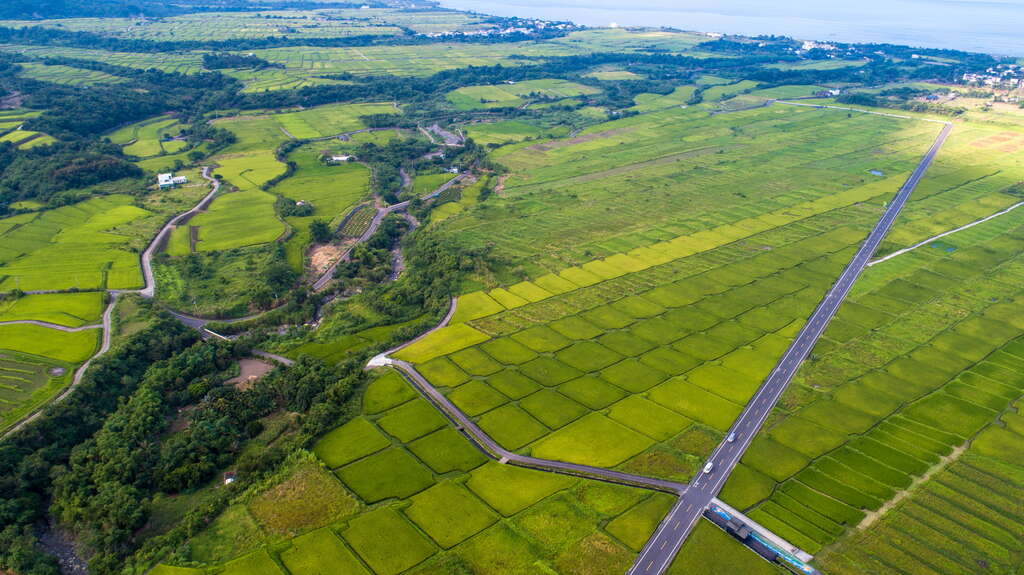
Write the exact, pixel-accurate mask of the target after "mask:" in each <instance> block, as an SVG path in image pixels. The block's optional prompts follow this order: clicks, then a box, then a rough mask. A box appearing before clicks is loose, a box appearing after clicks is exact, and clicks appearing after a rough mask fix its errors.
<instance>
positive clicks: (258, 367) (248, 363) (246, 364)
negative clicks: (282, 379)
mask: <svg viewBox="0 0 1024 575" xmlns="http://www.w3.org/2000/svg"><path fill="white" fill-rule="evenodd" d="M238 368H239V373H238V375H237V376H235V377H232V378H231V379H229V380H227V381H225V382H224V383H225V384H226V385H234V386H235V387H237V388H238V389H240V390H242V391H244V390H246V389H249V386H251V385H252V384H253V382H254V381H256V380H258V379H260V378H261V377H263V376H264V375H266V374H267V372H269V371H270V370H272V369H274V366H273V365H271V364H269V363H267V362H265V361H263V360H260V359H254V358H251V357H247V358H245V359H241V360H239V361H238Z"/></svg>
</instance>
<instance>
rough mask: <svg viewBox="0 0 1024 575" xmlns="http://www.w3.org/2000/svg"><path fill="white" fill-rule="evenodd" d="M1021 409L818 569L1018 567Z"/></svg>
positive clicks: (1023, 443) (846, 572)
mask: <svg viewBox="0 0 1024 575" xmlns="http://www.w3.org/2000/svg"><path fill="white" fill-rule="evenodd" d="M1016 357H1019V356H1016ZM1022 408H1024V403H1022V402H1021V401H1018V402H1017V403H1016V413H1014V412H1006V413H1004V414H1003V415H1002V417H1001V418H1000V420H999V421H998V422H997V423H993V424H990V425H989V426H988V427H987V428H986V429H985V430H984V431H982V432H981V433H980V434H979V435H978V436H977V438H976V439H975V440H974V441H973V442H972V444H971V447H970V448H969V449H968V450H967V453H966V454H965V455H963V456H962V457H960V459H958V460H957V461H956V462H955V463H953V464H952V465H950V466H949V467H947V468H946V469H944V470H943V471H941V472H939V473H938V474H936V475H935V476H934V477H932V478H931V479H930V480H929V481H928V482H927V483H925V484H924V485H923V486H922V488H921V489H920V490H919V491H916V492H914V494H913V495H912V496H911V497H910V498H908V499H907V500H906V501H905V502H904V503H902V504H900V505H899V506H898V507H897V508H895V509H893V510H892V511H890V512H889V513H888V514H887V515H886V516H885V517H884V518H882V519H881V520H880V521H879V522H878V523H877V524H876V525H874V526H872V527H871V528H869V529H867V530H865V531H861V532H859V533H856V534H854V535H852V536H851V537H849V538H847V539H845V540H843V541H842V543H840V544H838V545H836V546H834V547H832V548H829V550H828V551H826V552H824V553H822V554H821V555H819V556H818V563H819V564H820V566H821V568H822V569H823V570H825V571H826V572H827V573H834V574H835V575H853V574H859V573H865V572H871V573H879V574H890V573H914V574H918V573H920V574H927V575H936V574H940V573H971V572H977V571H976V570H977V569H985V570H1012V569H1013V566H1014V565H1020V561H1021V557H1022V556H1024V540H1022V538H1021V537H1020V534H1021V533H1022V532H1024V513H1022V510H1021V506H1020V501H1022V500H1024V489H1022V488H1021V478H1022V477H1024V458H1022V457H1021V454H1022V453H1024V418H1022V416H1021V415H1020V413H1021V409H1022ZM1007 572H1009V571H1007Z"/></svg>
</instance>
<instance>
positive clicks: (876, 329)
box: [734, 176, 1024, 573]
mask: <svg viewBox="0 0 1024 575" xmlns="http://www.w3.org/2000/svg"><path fill="white" fill-rule="evenodd" d="M958 177H959V176H958ZM948 185H949V184H948V183H947V184H943V186H948ZM939 194H940V193H938V192H937V193H936V195H935V197H938V195H939ZM1022 232H1024V230H1022V229H1021V228H1020V226H1019V224H1014V225H1011V226H1006V225H1003V224H1000V225H996V224H995V221H993V222H992V223H991V224H990V223H985V224H982V225H979V226H977V227H976V228H971V239H970V243H969V247H968V248H966V249H957V250H951V251H945V252H939V253H927V254H925V256H924V257H911V258H909V259H901V258H908V256H911V255H912V254H913V253H914V252H911V253H910V254H906V255H900V256H896V257H895V258H893V259H892V260H890V261H887V262H885V263H884V264H882V265H879V266H875V267H872V268H870V269H869V271H868V272H867V273H866V274H865V278H864V279H865V280H866V281H865V282H864V283H863V285H859V286H858V288H857V289H856V290H855V293H854V294H853V296H852V302H853V303H854V305H853V306H851V307H850V309H849V310H848V311H843V312H841V313H840V316H841V317H845V318H847V319H848V320H849V321H848V322H846V323H842V322H840V323H838V324H836V325H833V326H830V327H829V328H828V330H826V334H825V337H826V338H829V339H832V340H833V341H834V342H836V343H832V344H831V345H829V346H827V347H824V348H823V349H822V351H821V352H820V355H818V357H817V359H816V360H815V361H812V362H808V363H807V364H805V365H804V367H803V368H802V369H801V371H800V373H799V374H798V376H797V379H796V382H795V386H796V389H794V390H790V392H789V394H788V395H789V398H788V399H784V401H783V406H784V407H785V410H783V411H781V412H780V414H779V415H780V416H781V417H779V418H778V419H777V420H776V423H775V424H774V425H773V427H772V428H771V429H770V430H769V431H768V435H769V436H771V437H774V438H775V439H776V440H777V442H778V444H779V446H780V447H783V446H784V447H785V448H786V449H788V450H792V451H794V452H801V453H803V454H804V456H805V457H811V458H815V459H812V460H811V461H809V462H807V461H806V460H805V464H803V465H798V464H797V461H795V460H794V461H793V463H792V464H791V465H786V464H785V460H784V459H782V458H780V457H779V456H778V455H772V456H771V457H765V456H764V455H765V454H763V453H761V451H762V450H759V449H758V447H757V443H755V446H754V448H752V449H751V450H750V451H749V452H748V453H747V455H746V456H745V457H744V460H743V461H744V462H745V464H747V465H749V466H751V467H753V468H755V469H757V470H758V471H760V472H762V473H764V474H766V475H769V476H770V477H772V478H773V479H775V480H776V481H779V482H780V483H782V488H781V489H778V490H776V492H775V493H774V494H772V495H770V496H769V495H763V496H762V497H764V498H765V500H766V503H765V504H763V508H764V509H766V510H765V511H764V512H763V513H764V514H766V515H771V518H766V519H767V520H768V521H769V522H773V521H774V522H776V523H775V527H773V528H775V529H778V531H779V532H780V533H783V534H784V533H785V532H791V533H793V537H792V538H791V540H793V541H801V540H804V541H808V542H809V544H812V545H816V546H820V545H823V544H827V543H830V542H831V541H833V540H834V539H835V536H836V535H837V534H836V533H834V532H833V531H830V530H829V529H825V531H824V533H826V534H827V537H826V536H823V535H822V532H821V531H819V530H820V529H822V527H823V525H822V524H821V523H820V521H819V520H818V517H819V516H826V517H829V518H830V519H831V520H832V521H833V522H835V523H838V524H843V525H847V526H850V525H852V523H851V521H852V519H853V515H851V514H850V513H849V512H843V509H845V508H843V507H839V508H835V504H833V503H830V501H838V502H842V503H843V504H845V505H846V506H848V507H850V508H852V509H853V510H858V512H860V511H859V510H868V511H873V510H875V509H877V508H878V507H879V506H881V505H882V503H883V502H885V501H887V500H889V499H890V498H891V497H892V496H893V493H895V492H896V491H898V490H900V489H904V488H906V486H907V485H909V484H910V482H911V480H912V479H913V478H914V477H916V476H920V475H921V474H923V473H925V472H926V471H927V470H928V469H929V468H930V467H931V466H932V465H935V464H937V463H939V461H940V458H942V457H944V456H947V455H949V454H951V453H955V452H954V448H957V447H962V446H964V445H965V440H967V439H969V438H972V437H974V438H975V439H974V440H973V442H972V443H971V448H970V450H969V452H968V453H977V454H979V455H984V456H986V457H999V458H1002V459H1004V460H1011V461H1012V459H1013V458H1014V457H1015V455H1016V453H1018V452H1019V449H1014V446H1015V444H1016V442H1019V441H1020V438H1019V434H1016V432H1013V431H1004V430H1003V429H1001V428H998V427H988V428H987V430H986V431H983V432H982V433H981V434H980V435H978V432H979V430H982V429H986V426H990V425H991V424H992V422H993V421H995V420H996V419H997V418H998V417H999V413H1000V412H1001V411H1002V410H1003V409H1005V408H1006V407H1007V406H1008V405H1009V402H1011V401H1012V400H1013V399H1014V398H1016V397H1019V394H1020V390H1021V386H1022V384H1021V383H1020V376H1019V375H1018V370H1019V364H1018V363H1017V359H1018V356H1017V355H1015V354H1013V352H1012V350H1017V349H1019V346H1020V344H1019V343H1018V342H1019V341H1020V339H1019V336H1020V335H1021V333H1022V332H1021V328H1019V327H1015V326H1014V325H1012V322H1014V321H1015V318H1016V316H1017V315H1018V314H1019V309H1018V308H1019V305H1020V302H1021V301H1022V300H1021V299H1020V295H1021V289H1020V288H1019V287H1018V286H1019V285H1021V284H1020V283H1019V277H1020V276H1019V272H1017V271H1016V268H1017V266H1018V265H1019V264H1018V259H1019V258H1020V255H1019V249H1015V248H1013V247H1011V246H1012V245H1013V243H1016V242H1017V241H1018V238H1020V237H1022V236H1021V234H1022ZM948 237H949V241H950V242H951V243H952V244H953V245H958V242H959V241H960V234H959V233H957V234H953V235H951V236H948ZM959 245H965V244H959ZM901 263H902V264H903V265H900V264H901ZM931 287H934V288H935V289H929V288H931ZM1011 302H1012V303H1011ZM844 309H845V306H844ZM834 330H842V331H843V332H844V334H843V336H842V337H836V338H833V337H832V336H831V335H830V334H831V333H832V332H833V331H834ZM815 353H819V352H817V351H816V352H815ZM988 357H991V358H992V359H991V360H989V359H986V358H988ZM802 386H816V387H817V388H818V389H819V390H822V391H825V390H827V391H828V392H829V393H830V394H831V399H822V400H817V401H811V400H812V399H813V397H814V396H815V395H817V394H809V395H808V394H806V390H801V389H800V387H802ZM840 405H841V406H842V407H839V406H840ZM790 415H795V416H797V417H789V416H790ZM800 420H811V421H814V422H815V423H816V424H817V425H821V426H823V427H825V428H829V429H831V430H833V431H832V432H831V433H833V434H839V435H834V439H833V440H832V441H825V439H826V438H827V434H824V433H821V432H816V433H811V432H808V431H807V430H804V431H803V432H798V433H789V432H787V431H785V430H786V427H787V426H790V427H791V426H792V425H793V422H798V421H800ZM869 428H870V429H869ZM847 434H849V436H848V437H847ZM759 441H761V440H759ZM837 441H838V443H837ZM814 444H820V445H817V446H815V445H814ZM1016 464H1018V465H1019V464H1020V462H1019V461H1018V462H1016ZM957 465H959V464H954V468H956V466H957ZM945 473H946V472H941V474H940V477H941V476H943V475H942V474H945ZM787 478H792V479H790V480H789V481H786V479H787ZM793 479H795V481H793ZM934 481H935V480H934V479H933V480H932V481H930V482H929V483H928V484H926V487H925V490H926V491H927V490H928V489H931V487H930V486H931V485H932V484H933V483H934ZM742 495H743V493H742V492H736V495H734V496H735V497H740V498H741V499H740V501H741V502H742V503H743V504H748V505H749V504H750V499H749V498H747V499H743V498H742ZM945 495H946V496H950V495H951V494H949V493H948V492H947V493H945ZM915 497H916V496H915ZM787 498H788V499H787ZM790 499H793V500H796V501H798V502H799V503H800V504H801V505H802V506H803V507H800V506H797V505H794V504H793V503H792V502H791V501H790ZM960 499H961V497H960V496H958V497H954V498H953V499H952V500H950V503H951V504H955V505H962V504H961V503H959V500H960ZM927 501H929V503H928V505H929V509H930V511H928V512H926V511H924V510H918V511H914V512H913V513H909V512H906V513H905V512H903V511H902V510H903V509H906V507H901V508H900V511H896V512H892V513H897V515H905V518H902V519H900V520H899V521H900V522H901V524H900V527H899V529H896V523H895V522H896V520H893V523H891V524H890V523H889V520H888V519H883V520H882V521H881V522H880V524H882V525H885V527H872V528H870V529H869V531H872V530H876V529H877V530H879V531H878V532H879V533H883V532H884V533H886V534H891V535H892V537H891V540H892V541H893V542H897V541H906V539H905V537H906V534H907V533H914V537H918V533H921V532H924V531H927V532H929V533H932V532H943V533H950V532H949V531H948V530H949V529H957V530H960V529H967V530H968V531H973V528H972V527H971V526H970V524H971V522H972V521H973V519H971V518H970V517H969V516H957V517H956V518H955V519H952V518H951V517H949V516H948V515H947V516H942V514H940V515H934V514H932V511H931V510H934V508H933V507H931V506H932V505H933V504H937V500H935V499H934V498H932V499H928V500H927ZM768 503H770V504H771V505H767V504H768ZM775 506H779V507H784V508H786V509H787V510H788V511H789V512H788V513H782V512H779V511H778V509H779V507H775ZM907 507H909V505H908V506H907ZM952 512H953V510H952V509H950V510H947V511H945V513H947V514H949V513H952ZM844 516H849V517H846V518H845V519H844ZM947 519H951V520H952V521H955V522H957V524H958V525H960V527H953V526H952V525H951V524H947V523H945V522H946V520H947ZM912 523H914V524H918V525H921V527H919V528H916V529H918V530H916V531H915V530H914V529H915V528H911V527H910V525H911V524H912ZM824 527H827V524H826V525H825V526H824ZM908 530H909V531H908ZM922 530H924V531H922ZM784 536H786V535H784ZM867 537H868V536H867V535H866V534H865V536H864V538H858V537H856V536H855V538H854V539H855V540H857V541H859V542H860V544H859V545H863V544H866V542H868V541H872V542H873V541H875V540H874V539H868V538H867ZM930 537H931V536H929V539H927V540H929V541H930V540H931V539H930ZM952 538H953V539H957V540H959V541H960V542H962V543H964V544H965V545H967V547H971V546H972V545H975V546H976V548H977V549H978V550H982V549H987V548H989V544H988V543H985V542H983V541H980V540H979V541H973V540H971V541H969V540H968V539H969V537H968V536H967V535H963V536H952ZM936 541H938V540H936ZM871 545H873V543H872V544H871ZM899 547H900V548H903V547H904V545H903V544H902V543H901V544H899ZM855 548H856V549H858V551H854V549H855ZM841 549H842V557H841V558H840V557H838V556H836V558H832V559H829V560H827V561H826V560H823V563H822V566H823V567H826V566H827V567H830V568H834V570H835V572H837V573H853V572H857V571H856V570H851V569H854V568H853V567H851V565H857V568H858V569H863V568H869V567H868V566H871V565H874V566H875V567H878V566H879V565H885V566H889V565H892V566H893V567H894V568H895V566H897V565H902V563H895V562H894V561H896V558H897V557H898V555H896V554H894V551H893V549H892V548H891V547H889V546H884V547H877V546H876V547H872V546H870V545H869V549H870V550H869V551H868V552H866V553H862V552H861V549H862V548H861V547H860V546H858V545H852V544H847V543H846V542H844V543H842V544H841ZM908 549H911V550H912V551H911V554H912V555H916V556H917V557H918V558H919V559H920V560H921V561H922V564H924V565H928V566H929V567H928V568H929V569H932V570H933V571H934V572H940V573H941V572H957V571H958V570H960V569H961V568H959V567H957V568H956V569H955V570H954V571H949V569H951V568H953V567H952V565H953V564H955V563H959V564H960V565H967V564H968V563H970V561H968V560H966V558H967V557H974V559H973V560H982V561H992V562H993V563H999V562H1000V561H1005V559H1003V558H1001V557H1000V556H999V555H998V553H997V554H995V555H991V554H990V553H991V551H988V552H982V555H978V556H972V555H971V553H970V552H964V553H963V554H960V555H958V556H953V555H949V556H948V557H947V558H946V559H940V558H938V557H937V558H930V557H929V556H928V555H917V554H918V553H921V552H923V548H921V547H919V546H917V545H916V544H915V545H911V546H910V547H908ZM945 549H948V550H949V552H950V553H952V551H953V548H952V547H947V548H945ZM986 554H988V555H987V558H986ZM1004 557H1005V556H1004ZM947 559H948V560H950V561H952V562H953V564H949V563H946V562H945V561H946V560H947ZM901 561H902V559H901ZM886 569H888V567H887V568H886ZM886 569H881V570H880V571H879V572H896V571H890V570H886Z"/></svg>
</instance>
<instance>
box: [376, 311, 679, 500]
mask: <svg viewBox="0 0 1024 575" xmlns="http://www.w3.org/2000/svg"><path fill="white" fill-rule="evenodd" d="M455 306H456V299H455V298H452V300H451V305H450V307H449V308H448V313H447V314H446V315H445V317H444V319H443V320H441V323H439V324H438V325H437V326H435V327H434V328H432V329H430V330H429V331H427V332H425V333H423V334H421V335H420V336H418V337H417V338H416V339H413V340H411V341H408V342H406V343H404V344H402V345H400V346H398V347H396V348H394V349H391V350H388V351H386V352H384V353H381V354H379V355H377V356H375V357H374V358H373V359H371V360H370V362H369V363H368V364H367V365H368V366H369V367H382V366H392V367H394V368H396V369H398V370H399V372H400V373H401V374H402V375H403V377H405V379H406V380H407V381H409V383H411V384H412V385H413V387H415V388H416V389H417V390H418V391H419V392H420V394H422V395H423V396H424V397H425V398H426V399H427V400H428V401H430V402H431V403H432V404H434V406H435V407H436V408H437V409H439V410H440V411H441V413H443V414H444V415H445V416H446V417H447V418H448V419H449V420H451V421H452V423H454V424H455V428H456V429H458V430H459V431H460V432H462V434H463V435H464V436H466V437H467V438H468V439H469V440H470V441H471V442H472V443H473V444H474V445H475V446H476V447H477V448H479V449H480V450H481V451H482V452H483V453H485V454H486V455H487V456H488V457H490V458H492V459H494V460H496V461H498V462H499V463H503V464H509V465H515V466H517V467H526V468H530V469H537V470H540V471H549V472H554V473H560V474H563V475H572V476H576V477H583V478H587V479H597V480H600V481H605V482H609V483H616V484H620V485H632V486H636V487H644V488H647V489H654V490H657V491H664V492H667V493H674V494H677V495H679V494H682V493H683V492H684V491H685V490H686V484H684V483H677V482H674V481H666V480H663V479H655V478H651V477H644V476H642V475H633V474H631V473H623V472H621V471H612V470H610V469H602V468H599V467H591V466H589V465H580V464H577V463H566V462H564V461H553V460H549V459H539V458H536V457H529V456H526V455H520V454H518V453H515V452H513V451H509V450H507V449H505V448H504V447H502V446H501V445H500V444H499V443H498V442H497V441H495V440H494V439H493V438H491V436H489V435H487V433H486V432H484V430H483V429H480V427H479V426H477V424H476V423H475V422H474V421H473V420H472V419H471V418H470V417H469V416H467V415H466V414H465V413H463V412H462V411H461V410H459V408H458V407H456V406H455V404H453V403H452V402H451V401H450V400H449V399H448V398H447V397H445V395H444V394H443V393H441V392H440V391H438V389H437V388H436V387H434V386H433V385H431V384H430V382H429V381H427V379H426V378H425V377H423V376H422V375H421V374H420V373H419V372H418V371H416V368H415V367H413V366H412V364H410V363H408V362H405V361H402V360H400V359H395V358H392V357H390V355H391V354H393V353H396V352H398V351H400V350H402V349H404V348H406V347H407V346H409V345H412V344H413V343H416V342H417V341H420V340H421V339H423V338H425V337H427V336H429V335H430V334H432V333H434V332H435V331H437V330H439V329H441V328H443V327H445V326H447V325H448V323H449V322H450V321H451V319H452V316H454V315H455Z"/></svg>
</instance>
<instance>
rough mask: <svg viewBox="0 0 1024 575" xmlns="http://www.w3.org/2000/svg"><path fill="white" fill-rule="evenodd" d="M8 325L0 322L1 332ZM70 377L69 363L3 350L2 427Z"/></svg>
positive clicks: (0, 368)
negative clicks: (0, 324)
mask: <svg viewBox="0 0 1024 575" xmlns="http://www.w3.org/2000/svg"><path fill="white" fill-rule="evenodd" d="M5 327H6V326H0V332H2V330H3V328H5ZM38 335H39V334H36V336H38ZM2 337H4V336H2V335H0V338H2ZM2 345H3V344H0V346H2ZM70 378H71V373H70V366H69V365H68V364H66V363H64V362H60V361H53V360H44V359H42V358H39V357H37V356H32V355H27V354H21V353H16V352H13V351H9V350H4V351H0V430H4V429H7V428H8V427H9V426H10V425H12V424H14V423H15V422H16V421H18V420H19V419H20V418H22V417H24V416H25V415H26V414H27V413H29V412H30V411H32V410H33V409H35V408H36V407H38V406H39V405H40V404H42V403H43V402H45V401H46V400H47V399H49V398H50V397H51V396H52V395H53V394H54V393H56V392H57V391H58V390H59V389H61V388H62V387H64V386H65V385H67V383H68V381H69V380H70Z"/></svg>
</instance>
